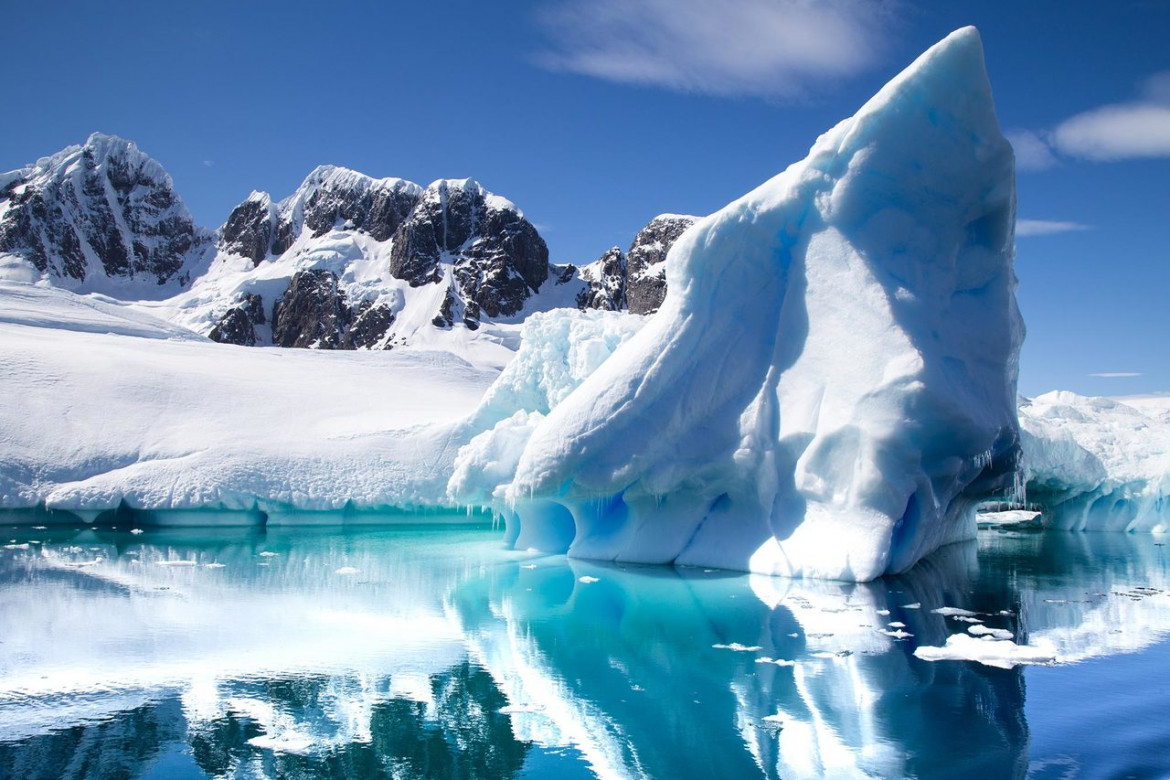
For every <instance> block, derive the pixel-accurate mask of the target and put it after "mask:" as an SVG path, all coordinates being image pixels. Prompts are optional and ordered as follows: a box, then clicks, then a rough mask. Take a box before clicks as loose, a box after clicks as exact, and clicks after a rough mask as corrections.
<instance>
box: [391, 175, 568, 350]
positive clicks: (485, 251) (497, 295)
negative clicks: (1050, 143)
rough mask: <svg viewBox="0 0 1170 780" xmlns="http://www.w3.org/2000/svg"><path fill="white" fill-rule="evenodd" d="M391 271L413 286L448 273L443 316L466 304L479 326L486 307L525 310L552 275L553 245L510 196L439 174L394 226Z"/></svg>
mask: <svg viewBox="0 0 1170 780" xmlns="http://www.w3.org/2000/svg"><path fill="white" fill-rule="evenodd" d="M390 274H391V275H392V276H394V277H395V278H397V279H403V280H405V281H407V282H408V283H409V284H410V285H411V286H412V287H418V286H421V285H424V284H430V283H434V282H442V281H446V283H447V284H448V286H449V290H448V298H447V303H446V304H445V306H444V310H445V311H446V313H447V314H446V316H444V317H441V318H439V319H441V320H443V322H444V323H446V324H452V323H453V320H452V316H451V312H461V317H462V321H463V322H464V323H465V324H466V325H467V326H468V327H470V328H473V329H474V328H476V327H478V325H479V320H480V316H481V312H482V313H483V314H486V315H487V316H489V317H499V316H511V315H514V314H517V313H519V312H520V310H521V308H523V306H524V302H525V301H526V300H527V299H528V298H529V297H530V296H531V295H532V294H533V293H535V292H536V291H537V290H538V289H540V286H541V285H542V284H543V283H544V281H545V280H546V279H547V278H548V247H547V246H546V245H545V243H544V239H542V238H541V237H540V234H539V233H537V232H536V228H535V227H533V226H532V223H530V222H529V221H528V220H527V219H525V218H524V215H523V214H522V213H521V212H520V210H519V209H517V208H516V206H515V205H514V204H512V202H511V201H509V200H507V199H506V198H501V197H499V196H497V195H493V194H492V193H490V192H488V191H487V190H486V189H484V188H483V187H482V186H481V185H480V184H479V183H478V182H476V181H474V180H473V179H440V180H438V181H435V182H432V183H431V184H430V185H429V186H428V187H427V188H426V190H425V192H424V193H423V195H422V198H421V199H420V201H419V204H418V206H417V208H415V209H414V211H412V212H411V214H410V216H409V217H407V219H406V220H405V221H403V223H402V224H401V225H400V226H399V227H398V230H397V231H396V232H395V234H394V243H393V247H392V249H391V255H390ZM455 299H457V300H455ZM456 303H458V304H462V305H461V306H458V305H455V304H456Z"/></svg>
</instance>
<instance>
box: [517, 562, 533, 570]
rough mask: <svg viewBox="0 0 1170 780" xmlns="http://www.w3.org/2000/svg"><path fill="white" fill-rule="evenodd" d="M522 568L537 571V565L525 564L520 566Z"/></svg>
mask: <svg viewBox="0 0 1170 780" xmlns="http://www.w3.org/2000/svg"><path fill="white" fill-rule="evenodd" d="M520 568H521V569H535V568H536V564H535V563H524V564H521V565H520Z"/></svg>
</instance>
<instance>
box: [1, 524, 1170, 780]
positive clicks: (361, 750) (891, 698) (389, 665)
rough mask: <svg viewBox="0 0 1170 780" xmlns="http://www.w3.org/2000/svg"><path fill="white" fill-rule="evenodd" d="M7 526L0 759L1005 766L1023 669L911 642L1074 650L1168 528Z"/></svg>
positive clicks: (405, 771)
mask: <svg viewBox="0 0 1170 780" xmlns="http://www.w3.org/2000/svg"><path fill="white" fill-rule="evenodd" d="M16 534H20V535H16ZM14 535H16V536H14ZM8 536H9V537H12V538H6V539H3V540H0V541H3V542H5V544H4V545H2V546H0V776H12V777H29V778H38V777H46V778H47V777H95V778H97V777H101V778H104V777H137V776H144V775H151V774H152V773H154V774H155V775H158V774H159V773H161V774H162V776H173V777H208V776H210V777H260V776H272V775H277V776H287V775H313V776H326V777H472V776H474V777H508V776H515V775H526V776H541V775H558V776H570V775H572V774H574V773H575V774H576V775H578V776H583V775H588V774H595V775H598V776H602V777H721V776H722V777H727V776H734V777H753V776H756V777H768V778H779V777H784V778H794V777H832V776H842V777H856V776H874V777H904V776H915V775H916V776H927V775H937V774H949V775H955V774H975V773H981V774H985V775H987V776H995V777H1022V776H1024V775H1026V774H1027V772H1028V766H1029V743H1030V732H1029V725H1028V723H1027V720H1026V718H1025V700H1026V685H1025V683H1026V680H1027V674H1028V672H1027V671H1026V670H1024V669H1022V668H1016V669H999V668H992V667H989V666H985V665H982V664H978V663H973V662H966V661H942V662H936V663H930V662H927V661H923V660H921V659H920V658H917V657H915V655H914V651H915V650H916V649H917V648H919V647H937V646H942V645H944V644H945V643H946V640H947V638H948V637H949V636H952V635H955V634H967V635H970V636H972V637H973V638H974V637H976V635H980V636H981V635H992V634H996V632H1000V633H1002V632H1007V633H1009V634H1010V635H1011V636H1012V637H1013V638H1014V640H1015V641H1016V642H1017V643H1019V644H1021V645H1028V644H1031V643H1037V642H1044V643H1051V645H1052V646H1053V647H1054V648H1055V653H1056V657H1057V661H1058V663H1067V662H1077V661H1081V660H1084V659H1089V658H1093V657H1096V656H1105V655H1110V654H1115V653H1123V652H1132V651H1138V650H1141V649H1142V648H1145V647H1148V646H1149V645H1151V644H1153V643H1156V642H1159V641H1161V640H1163V639H1165V638H1166V636H1167V633H1168V632H1170V593H1168V591H1170V555H1168V554H1167V553H1166V549H1167V548H1166V547H1163V546H1160V545H1161V543H1160V542H1157V541H1156V540H1155V539H1154V538H1152V537H1144V536H1143V537H1135V536H1131V535H1125V534H1099V535H1094V536H1095V538H1092V539H1087V538H1086V536H1085V535H1083V534H1064V533H1054V532H1045V533H1019V532H1002V531H986V532H983V533H981V535H980V538H979V541H978V543H977V544H976V543H969V544H963V545H952V546H949V547H946V548H944V549H943V550H941V551H940V553H939V554H936V555H935V556H932V557H930V558H928V559H926V560H924V561H923V562H921V563H920V564H919V565H918V566H916V567H914V568H913V569H912V570H910V571H909V572H907V573H906V574H905V575H902V576H899V577H893V578H886V579H882V580H878V581H874V582H871V583H866V584H855V583H835V582H827V581H800V580H785V579H779V578H771V577H766V576H760V575H754V576H749V575H743V574H730V573H726V572H721V571H716V570H710V569H698V568H695V569H672V568H664V567H653V566H622V565H604V564H599V563H592V562H587V561H580V560H572V561H569V560H567V559H565V558H564V557H562V556H542V555H533V554H527V553H518V552H513V551H508V550H504V549H502V547H501V545H500V543H499V540H498V537H497V535H496V534H495V532H493V531H491V530H489V529H486V528H482V527H481V528H458V527H450V526H448V527H444V528H434V529H421V528H402V527H399V528H395V529H373V528H365V529H348V530H339V529H326V528H313V529H307V528H290V529H273V528H270V529H267V530H265V529H237V530H234V531H225V530H223V529H220V530H216V531H210V532H202V531H196V530H159V531H148V532H147V533H143V534H130V533H125V532H112V531H103V530H100V529H96V528H87V529H81V530H78V529H74V528H68V527H63V526H62V527H56V526H51V527H48V528H43V529H28V528H25V529H22V530H20V531H9V533H8ZM939 610H941V611H939ZM1060 671H1061V670H1060V669H1059V668H1058V669H1056V670H1053V672H1060Z"/></svg>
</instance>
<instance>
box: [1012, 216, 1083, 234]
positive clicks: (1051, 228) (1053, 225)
mask: <svg viewBox="0 0 1170 780" xmlns="http://www.w3.org/2000/svg"><path fill="white" fill-rule="evenodd" d="M1088 229H1089V226H1088V225H1082V224H1081V223H1080V222H1059V221H1056V220H1051V219H1017V220H1016V237H1017V238H1020V237H1023V236H1051V235H1053V234H1055V233H1070V232H1072V231H1075V230H1088Z"/></svg>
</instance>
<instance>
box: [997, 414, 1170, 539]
mask: <svg viewBox="0 0 1170 780" xmlns="http://www.w3.org/2000/svg"><path fill="white" fill-rule="evenodd" d="M1123 401H1124V399H1122V400H1111V399H1109V398H1086V397H1085V396H1080V395H1077V394H1076V393H1070V392H1067V391H1057V392H1052V393H1045V394H1044V395H1040V396H1037V397H1035V398H1032V399H1023V400H1022V402H1021V404H1020V429H1021V434H1022V441H1023V445H1024V459H1023V480H1024V481H1025V483H1026V486H1027V496H1026V498H1027V501H1028V502H1029V503H1030V504H1035V505H1037V506H1040V507H1042V508H1043V509H1044V513H1043V514H1044V524H1045V525H1046V526H1054V527H1060V528H1070V529H1077V530H1092V531H1102V530H1124V531H1151V530H1152V531H1166V530H1170V416H1168V415H1167V413H1166V411H1167V407H1168V404H1167V403H1166V400H1165V399H1163V398H1158V397H1147V398H1141V399H1134V400H1132V401H1129V402H1123Z"/></svg>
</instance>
